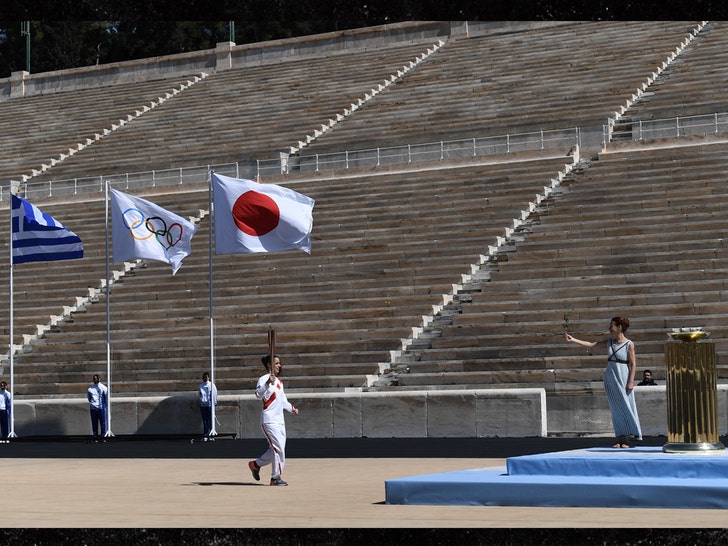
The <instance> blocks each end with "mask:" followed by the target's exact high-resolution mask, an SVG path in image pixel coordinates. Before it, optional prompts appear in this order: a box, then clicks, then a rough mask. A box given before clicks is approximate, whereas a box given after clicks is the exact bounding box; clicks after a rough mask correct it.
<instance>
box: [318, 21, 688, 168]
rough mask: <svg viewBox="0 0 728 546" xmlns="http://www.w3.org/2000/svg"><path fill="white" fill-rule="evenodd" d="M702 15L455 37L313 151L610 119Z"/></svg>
mask: <svg viewBox="0 0 728 546" xmlns="http://www.w3.org/2000/svg"><path fill="white" fill-rule="evenodd" d="M695 24H696V23H691V22H675V21H666V22H656V21H642V22H639V21H637V22H611V23H600V22H574V23H571V24H564V25H559V26H555V27H553V28H548V29H543V28H538V29H531V30H525V31H521V32H513V33H503V34H493V35H478V36H474V37H470V38H469V37H462V36H458V37H451V39H450V40H449V41H448V42H447V44H446V45H445V46H444V47H443V48H442V49H440V50H439V51H438V53H437V54H435V55H433V56H432V57H431V58H429V59H428V60H427V61H425V62H424V63H422V64H421V65H420V67H418V69H417V70H415V71H413V72H411V73H410V74H408V75H407V76H406V77H405V78H403V80H402V81H401V82H400V83H398V84H397V85H396V86H394V87H391V88H390V89H389V90H388V91H387V92H385V93H382V94H381V95H379V96H378V97H377V99H376V100H375V101H373V102H372V103H371V104H370V105H368V106H367V108H366V109H364V110H361V111H359V112H357V113H356V115H355V116H352V117H351V118H350V119H349V120H347V122H346V123H343V124H340V125H337V126H336V127H335V128H334V130H333V131H331V132H330V133H327V134H326V135H325V136H324V137H322V138H320V139H319V140H317V141H316V142H315V143H313V144H311V145H310V146H309V147H308V149H307V150H306V152H305V153H306V154H313V153H320V154H323V153H329V152H333V151H340V150H342V149H345V148H343V146H348V147H349V149H352V148H354V149H356V148H373V147H377V146H394V145H402V144H408V143H416V142H432V141H437V140H451V139H459V138H471V137H473V136H479V137H483V136H494V135H503V134H506V133H520V132H531V131H539V130H546V129H564V128H567V127H574V126H581V127H583V126H589V125H602V124H603V123H605V121H606V118H607V117H608V116H609V115H611V114H612V113H613V110H614V109H615V108H616V107H617V105H618V104H620V103H622V102H623V101H624V99H625V97H627V96H629V95H631V94H632V93H633V92H634V90H635V89H636V88H637V87H638V85H639V84H640V83H642V81H643V80H644V79H645V77H646V75H647V74H650V73H651V72H652V71H653V70H654V69H655V68H656V67H657V66H658V65H659V64H660V63H662V62H663V61H664V60H665V59H666V57H667V55H668V54H669V53H670V51H672V50H673V49H674V48H675V46H676V45H677V44H679V43H680V41H681V40H683V39H684V38H685V36H687V34H688V33H689V32H690V31H691V30H692V29H693V28H694V27H695Z"/></svg>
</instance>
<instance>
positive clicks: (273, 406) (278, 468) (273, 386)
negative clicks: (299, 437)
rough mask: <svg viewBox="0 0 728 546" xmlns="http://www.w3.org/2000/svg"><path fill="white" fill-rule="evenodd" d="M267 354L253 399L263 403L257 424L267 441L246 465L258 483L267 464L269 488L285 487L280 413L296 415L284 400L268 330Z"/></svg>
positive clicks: (271, 332)
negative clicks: (258, 455) (268, 468)
mask: <svg viewBox="0 0 728 546" xmlns="http://www.w3.org/2000/svg"><path fill="white" fill-rule="evenodd" d="M268 348H269V353H268V354H267V355H265V356H264V357H263V358H262V359H261V361H262V362H263V366H265V369H266V372H267V373H265V374H264V375H262V376H260V377H259V378H258V384H257V386H256V388H255V396H256V397H257V398H259V399H261V400H262V401H263V409H262V411H261V413H260V425H261V427H262V428H263V434H264V435H265V437H266V439H267V440H268V449H267V450H266V452H265V453H263V454H262V455H261V456H260V457H258V458H257V459H255V460H253V461H249V462H248V468H250V472H251V473H252V474H253V478H254V479H255V480H256V481H260V469H261V467H263V466H265V465H268V464H270V465H271V474H270V485H288V483H286V482H285V481H284V480H283V478H282V477H281V474H283V468H284V467H285V465H286V422H285V419H284V418H283V410H285V411H287V412H289V413H292V414H293V415H298V409H297V408H295V407H294V406H293V404H291V403H290V402H289V401H288V399H287V398H286V393H285V392H284V391H283V382H282V381H281V380H280V375H281V369H282V365H281V359H280V358H279V357H277V356H276V355H275V330H270V329H269V330H268Z"/></svg>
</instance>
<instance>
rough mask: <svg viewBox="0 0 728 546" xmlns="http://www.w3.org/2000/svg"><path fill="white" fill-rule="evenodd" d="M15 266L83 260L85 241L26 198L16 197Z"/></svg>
mask: <svg viewBox="0 0 728 546" xmlns="http://www.w3.org/2000/svg"><path fill="white" fill-rule="evenodd" d="M12 201H13V205H12V216H11V218H12V234H13V263H16V264H21V263H25V262H52V261H56V260H73V259H75V258H83V243H82V242H81V239H80V238H79V237H78V236H77V235H76V234H75V233H73V232H72V231H71V230H69V229H68V228H66V227H64V226H63V224H61V223H60V222H58V221H56V220H54V219H53V217H51V216H49V215H48V214H44V213H43V212H42V211H41V210H40V209H39V208H38V207H36V206H35V205H32V204H30V203H28V201H26V200H25V199H23V198H21V197H18V196H17V195H13V199H12Z"/></svg>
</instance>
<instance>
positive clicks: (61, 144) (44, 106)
mask: <svg viewBox="0 0 728 546" xmlns="http://www.w3.org/2000/svg"><path fill="white" fill-rule="evenodd" d="M188 79H189V78H186V77H177V78H170V79H168V80H154V81H148V82H136V83H127V84H118V83H117V84H115V85H113V86H108V87H102V88H96V89H86V90H76V91H68V92H61V93H51V94H47V95H33V96H28V97H20V98H12V99H7V100H4V101H2V102H0V130H1V131H2V134H3V142H4V145H5V148H4V153H3V155H2V157H0V179H2V180H21V178H22V176H23V175H31V173H32V171H33V170H38V169H41V167H42V165H43V164H46V165H50V164H51V159H52V158H53V159H58V158H59V157H60V156H61V154H66V155H67V154H68V153H69V149H70V148H74V147H76V146H77V145H78V144H79V143H86V142H87V140H88V139H91V140H94V139H95V135H97V134H103V131H104V129H107V130H108V129H111V126H112V125H113V124H118V122H119V120H120V119H127V117H128V116H129V115H134V114H135V112H136V111H138V110H140V109H142V108H143V106H144V105H148V104H149V103H150V102H151V101H152V100H157V99H158V97H159V96H160V95H161V96H163V95H164V94H165V93H167V92H170V91H172V89H173V88H175V87H179V86H180V85H182V84H183V83H184V82H186V81H187V80H188ZM98 145H99V143H98V142H95V143H94V144H93V146H91V147H90V148H88V150H87V152H86V154H85V155H86V157H88V156H89V153H88V151H90V150H91V148H93V147H94V146H98ZM89 161H90V163H91V164H93V161H94V160H93V154H91V158H90V159H89ZM60 165H61V164H58V165H57V166H58V167H60ZM49 172H52V169H51V171H49Z"/></svg>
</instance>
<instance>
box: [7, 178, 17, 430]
mask: <svg viewBox="0 0 728 546" xmlns="http://www.w3.org/2000/svg"><path fill="white" fill-rule="evenodd" d="M8 197H9V201H10V245H8V246H10V345H9V347H10V352H9V353H8V354H9V355H10V432H9V433H8V437H9V438H15V437H16V436H17V435H16V434H15V359H14V355H13V352H14V350H13V335H14V333H15V331H14V327H13V321H14V319H15V314H14V310H13V305H14V300H13V292H14V289H13V269H14V265H13V182H12V181H11V182H10V184H9V185H8Z"/></svg>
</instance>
